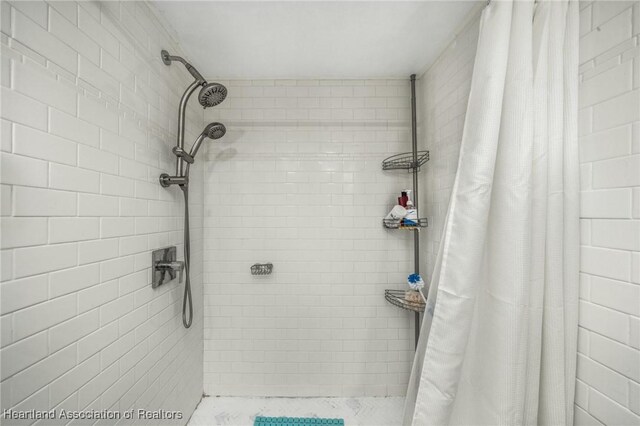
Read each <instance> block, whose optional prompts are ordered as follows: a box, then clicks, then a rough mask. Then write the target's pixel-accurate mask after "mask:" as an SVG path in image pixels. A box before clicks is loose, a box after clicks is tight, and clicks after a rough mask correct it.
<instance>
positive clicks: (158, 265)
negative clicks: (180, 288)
mask: <svg viewBox="0 0 640 426" xmlns="http://www.w3.org/2000/svg"><path fill="white" fill-rule="evenodd" d="M151 262H152V266H153V280H152V282H151V287H152V288H156V287H158V286H160V285H162V284H165V283H168V282H169V281H171V280H174V279H175V278H176V275H178V273H179V274H180V275H179V277H178V281H180V282H182V271H184V262H183V261H180V260H176V247H175V246H171V247H165V248H162V249H159V250H154V251H153V253H152V254H151Z"/></svg>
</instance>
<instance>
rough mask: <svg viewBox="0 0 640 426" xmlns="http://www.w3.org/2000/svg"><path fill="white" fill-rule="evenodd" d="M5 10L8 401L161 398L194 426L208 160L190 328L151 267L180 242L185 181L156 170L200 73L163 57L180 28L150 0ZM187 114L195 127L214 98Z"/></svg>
mask: <svg viewBox="0 0 640 426" xmlns="http://www.w3.org/2000/svg"><path fill="white" fill-rule="evenodd" d="M1 12H2V20H1V22H2V26H1V28H0V29H1V32H2V34H1V37H2V40H1V41H2V44H1V49H2V66H1V71H2V79H1V80H2V81H1V82H2V121H1V128H2V132H1V135H2V144H1V149H2V153H1V156H2V174H1V183H2V185H1V189H2V191H1V194H2V199H1V203H2V209H1V210H2V217H1V219H0V222H1V232H2V234H1V235H2V236H1V248H2V251H1V252H0V253H1V254H2V282H1V283H0V293H1V297H0V300H1V302H0V323H1V325H2V328H1V334H2V341H1V349H0V358H1V362H0V366H1V368H0V377H1V380H2V383H1V393H2V402H1V408H2V409H9V408H13V409H30V408H34V409H38V410H49V409H52V408H65V409H67V410H82V409H89V408H90V409H97V410H101V409H110V410H126V409H130V408H134V407H135V408H145V409H151V410H157V409H160V408H162V409H165V410H180V411H182V412H183V415H184V418H183V419H182V420H176V421H175V422H176V423H177V424H184V423H185V421H186V420H185V419H186V418H188V417H189V416H190V414H191V412H192V411H193V409H194V407H195V405H196V404H197V402H198V401H199V399H200V397H201V395H202V389H203V387H202V326H203V320H202V318H203V317H202V314H203V307H202V285H201V282H202V241H203V239H202V222H203V218H202V213H203V179H202V171H203V169H204V168H203V166H202V165H199V166H196V167H195V168H194V169H192V178H193V179H192V188H191V226H192V229H191V241H192V249H191V251H192V262H193V263H192V271H193V279H192V286H193V289H194V307H195V318H194V323H193V326H192V328H191V329H190V330H188V331H187V330H185V329H184V328H183V326H182V316H181V309H182V288H183V287H182V286H183V284H182V283H178V282H176V281H174V282H172V283H169V284H166V285H163V286H162V287H160V288H158V289H156V290H153V289H151V270H150V265H151V250H153V249H156V248H160V247H165V246H168V245H176V246H178V253H180V255H179V256H180V257H181V254H182V249H183V245H182V229H183V228H182V225H183V222H182V220H183V208H184V207H183V202H182V193H181V191H179V190H178V189H177V188H170V189H162V188H160V186H159V184H158V181H157V178H158V175H159V174H160V173H161V172H164V171H168V172H171V171H172V170H173V167H174V166H173V155H172V154H171V146H172V145H173V144H174V141H175V135H176V130H177V114H176V113H177V109H178V102H179V99H180V96H181V95H182V91H183V90H184V88H185V87H186V85H188V84H189V82H190V81H189V78H190V77H189V75H188V73H186V71H185V70H184V69H183V67H181V66H180V65H178V66H172V67H167V66H165V65H164V64H163V63H162V62H161V60H160V50H161V48H166V49H169V50H171V51H172V52H177V53H180V50H179V48H178V46H177V43H176V42H175V37H174V36H173V35H172V34H171V33H170V32H169V31H168V30H167V29H166V28H165V27H163V25H162V24H161V23H160V22H159V21H158V20H157V18H156V15H155V13H154V12H153V11H152V10H151V9H150V8H149V6H148V5H147V4H146V3H144V2H77V3H76V2H69V1H53V2H44V1H16V2H5V1H3V2H2V10H1ZM188 116H189V120H188V123H187V124H188V127H187V128H188V132H187V133H188V139H190V138H195V136H196V135H197V134H198V133H199V132H200V131H201V129H202V125H203V113H202V109H200V108H198V107H196V106H192V107H190V108H189V110H188ZM8 423H10V422H8ZM27 423H31V422H27ZM3 424H4V421H3Z"/></svg>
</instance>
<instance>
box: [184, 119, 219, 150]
mask: <svg viewBox="0 0 640 426" xmlns="http://www.w3.org/2000/svg"><path fill="white" fill-rule="evenodd" d="M225 133H227V128H226V127H224V124H222V123H209V124H207V127H205V128H204V130H203V131H202V133H200V136H198V139H196V141H195V142H194V143H193V146H192V147H191V151H190V152H189V156H190V157H192V158H194V157H195V156H196V154H197V153H198V150H199V149H200V145H202V142H203V141H204V139H205V138H209V139H214V140H215V139H220V138H221V137H223V136H224V134H225Z"/></svg>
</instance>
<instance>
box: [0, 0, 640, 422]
mask: <svg viewBox="0 0 640 426" xmlns="http://www.w3.org/2000/svg"><path fill="white" fill-rule="evenodd" d="M492 1H498V0H492ZM480 3H482V4H480ZM485 4H486V2H484V1H483V2H477V4H473V5H471V7H469V12H468V13H467V14H466V17H465V18H464V19H463V20H461V21H460V22H458V23H457V24H456V25H455V28H451V29H450V30H451V34H450V37H449V41H448V42H447V43H446V44H444V45H443V48H442V49H441V52H440V54H439V56H438V58H437V59H436V60H434V61H433V62H432V63H431V64H430V66H429V67H428V68H427V69H423V70H416V71H420V72H419V73H418V76H417V77H418V80H417V97H418V116H417V125H418V143H419V149H427V150H429V151H430V160H429V162H428V163H427V164H426V165H425V166H424V167H423V170H421V178H420V179H421V187H420V199H421V200H422V201H421V203H422V204H421V207H420V208H421V211H422V213H423V215H424V216H425V217H427V218H428V220H429V226H428V228H426V229H425V230H422V231H421V232H420V244H421V248H422V257H421V259H420V261H421V268H422V271H423V273H422V275H423V276H424V277H425V278H427V281H428V279H429V276H430V273H431V271H432V270H433V268H434V265H435V263H436V254H437V252H438V247H439V245H440V240H441V230H442V228H443V225H444V222H445V216H446V213H447V208H448V204H449V198H450V195H451V189H452V187H453V186H454V180H455V177H456V171H457V167H458V158H459V150H460V142H461V139H462V134H463V130H464V123H465V112H466V107H467V101H468V98H469V91H470V88H471V76H472V73H473V66H474V59H475V55H476V45H477V42H478V31H479V19H480V12H481V10H482V7H483V6H484V5H485ZM0 5H1V10H0V12H1V20H0V23H1V27H0V30H1V34H0V36H1V52H0V56H1V66H0V69H1V73H2V74H1V86H2V87H1V90H2V93H1V111H0V114H1V116H2V121H1V126H0V127H1V133H0V138H1V145H0V148H1V150H2V153H1V158H2V162H1V169H0V183H1V185H0V194H1V199H0V205H1V213H2V218H1V249H2V250H1V251H0V255H1V261H2V263H1V267H0V275H1V279H2V282H1V283H0V337H1V339H0V343H1V349H0V378H1V384H0V397H1V398H0V399H1V408H2V410H4V409H13V410H16V411H28V410H32V409H33V410H51V409H56V410H58V411H59V410H61V409H65V410H71V411H73V410H76V411H78V410H80V411H82V410H85V411H88V410H95V411H101V410H110V411H123V412H124V411H126V410H129V409H133V408H135V409H139V408H141V409H144V410H148V411H149V412H154V411H158V410H164V411H166V412H169V413H174V412H175V413H179V415H177V414H175V415H174V417H172V418H169V417H167V418H165V419H164V420H163V422H164V423H173V424H187V422H188V420H189V418H190V417H191V415H192V413H193V412H194V410H195V409H196V406H197V405H198V404H199V403H201V401H215V399H216V398H215V397H217V396H221V397H342V398H355V397H358V398H359V397H376V398H388V399H385V401H387V402H384V403H383V402H380V403H379V404H378V406H379V407H381V408H380V409H383V410H388V411H389V410H392V408H390V407H391V405H393V407H396V406H397V405H398V404H400V405H401V402H398V401H401V400H402V397H403V396H404V395H405V393H406V391H407V382H408V379H409V375H410V372H411V367H412V363H413V357H414V345H415V342H414V318H413V316H412V315H410V314H408V313H407V312H406V311H403V310H400V309H397V308H396V307H394V306H392V305H390V304H389V303H387V302H386V301H385V299H384V296H383V295H384V290H385V289H388V288H404V287H403V285H404V282H405V281H406V276H407V271H409V270H410V269H411V268H412V265H413V254H412V253H413V252H412V250H413V241H412V240H411V238H410V236H409V235H407V234H405V233H403V232H390V231H389V230H386V229H384V228H383V227H382V225H381V218H382V217H384V216H385V215H386V214H387V213H388V210H389V207H390V206H392V205H393V204H395V197H396V196H397V195H398V193H399V191H400V190H402V189H404V188H410V187H411V175H410V174H408V173H405V172H387V171H382V169H381V161H382V160H383V159H385V158H386V157H388V156H390V155H393V154H395V153H398V152H403V151H409V150H410V143H411V110H410V98H409V97H410V90H409V88H410V86H409V82H408V75H407V76H405V77H406V78H405V77H399V76H395V77H389V78H377V79H373V78H361V79H354V78H348V79H337V78H326V77H325V76H322V75H318V76H313V78H309V77H304V78H294V77H292V78H290V79H281V78H271V79H270V78H268V76H267V78H265V76H256V78H258V77H260V78H259V79H242V78H230V77H233V76H225V75H216V71H215V70H203V69H201V70H200V71H203V72H206V73H208V74H207V75H206V77H207V78H209V77H210V78H212V79H214V80H215V81H218V82H220V83H222V84H224V85H225V86H226V87H227V89H228V93H229V94H228V96H227V98H226V100H225V101H224V102H223V103H222V104H220V105H219V106H217V107H216V108H210V109H206V110H204V112H203V110H202V109H201V108H200V107H199V106H197V103H192V104H190V106H189V107H188V111H187V140H188V141H191V140H193V139H194V138H195V137H196V136H197V135H198V132H199V131H200V130H201V129H202V128H203V127H204V126H205V125H206V124H207V123H209V122H212V121H220V122H222V123H224V124H225V126H226V127H227V133H226V135H225V137H224V138H222V139H221V140H220V141H219V142H217V141H216V143H209V144H208V145H207V147H206V148H203V149H204V152H202V153H201V154H200V157H199V158H198V161H197V162H196V163H195V164H194V165H193V169H192V172H191V191H190V204H191V207H190V208H191V214H190V219H191V254H192V256H191V274H192V275H191V278H192V279H191V283H192V289H193V301H194V322H193V325H192V326H191V328H189V329H185V328H184V327H183V325H182V317H181V316H182V312H181V309H182V297H183V293H182V292H183V283H182V282H178V280H175V281H172V282H170V283H168V284H165V285H163V286H161V287H159V288H157V289H152V287H151V285H150V283H151V275H152V270H151V267H150V258H151V252H152V251H153V250H155V249H158V248H162V247H167V246H176V247H177V252H178V253H179V257H180V258H182V257H181V253H182V250H183V234H182V232H183V222H182V221H183V214H184V211H183V208H184V207H183V206H184V205H183V199H182V194H180V191H179V190H177V189H176V188H169V189H165V188H162V187H161V186H160V185H159V184H158V176H159V175H160V173H163V172H166V171H171V170H173V167H174V161H175V157H174V156H173V154H172V153H171V148H172V147H173V145H174V144H175V134H176V128H175V118H176V112H177V105H178V102H179V100H180V96H181V95H182V91H183V89H184V87H185V85H186V84H188V76H187V75H186V73H185V71H184V69H181V68H179V67H178V66H171V67H167V66H165V65H164V64H163V63H162V61H161V58H160V54H159V52H160V51H161V50H162V49H167V50H169V51H171V52H172V54H177V55H182V56H184V57H188V56H189V55H188V54H187V53H186V51H185V46H184V45H182V44H181V43H180V42H179V40H180V35H179V34H178V32H177V31H176V30H175V29H173V28H172V26H171V24H169V23H168V22H167V19H166V17H165V16H163V14H162V13H161V12H160V11H159V10H158V9H159V8H158V5H157V4H156V3H154V2H143V1H122V2H116V1H113V2H112V1H79V2H71V1H48V2H45V1H11V2H9V1H4V0H3V1H2V2H0ZM188 5H189V3H186V5H185V7H189V6H188ZM639 6H640V5H639V4H638V3H637V2H633V1H632V2H626V1H604V0H596V1H581V2H580V37H581V38H580V101H579V126H580V128H579V130H580V141H579V144H580V161H581V169H580V172H581V191H582V192H581V207H580V216H581V259H582V260H581V267H580V272H581V282H580V302H579V303H580V320H579V335H578V355H577V380H576V397H575V421H574V424H576V425H587V424H589V425H591V424H593V425H600V424H604V425H631V424H638V422H640V369H639V367H638V366H639V365H640V320H639V318H640V308H639V306H640V254H639V252H640V237H639V235H640V207H639V206H640V189H639V188H640V142H639V141H640V124H639V122H640V101H639V100H640V95H639V90H640V89H639V88H640V56H639V52H640V39H639V37H640V7H639ZM190 59H191V60H193V62H194V63H198V62H197V61H198V58H190ZM363 74H365V73H364V72H363ZM634 171H635V172H634ZM256 263H272V264H273V273H272V274H271V275H266V276H253V275H251V273H250V268H251V266H252V265H253V264H256ZM203 395H204V396H205V398H204V399H202V398H203ZM393 398H395V399H393ZM220 400H224V401H232V399H230V400H227V399H224V398H221V399H220ZM300 401H302V400H300ZM349 401H350V400H347V402H344V404H346V405H347V406H349V404H352V405H353V404H355V403H352V402H349ZM367 401H374V402H373V403H372V404H373V405H375V401H376V400H375V399H373V400H367ZM389 401H391V402H389ZM359 403H360V402H359ZM367 403H369V402H367ZM202 404H204V403H202ZM243 404H244V402H242V401H241V402H240V404H239V405H243ZM342 404H343V402H340V404H338V403H336V405H335V406H336V407H337V406H340V407H342V406H343V405H342ZM362 404H365V403H362ZM385 404H386V405H385ZM394 404H395V405H394ZM248 405H251V404H248ZM363 406H365V405H363ZM396 408H397V407H396ZM393 409H395V408H393ZM356 411H357V410H356ZM202 415H204V414H202ZM202 415H201V416H200V417H198V419H197V421H198V422H202V419H203V418H205V419H206V420H205V421H204V423H194V424H217V423H215V421H218V420H219V419H218V420H212V418H211V417H202ZM194 419H195V417H194ZM369 419H371V417H370V418H369ZM378 419H379V418H378ZM145 421H146V422H147V424H156V423H157V421H154V420H150V419H146V420H145ZM219 421H220V422H221V423H219V424H225V423H223V422H222V420H219ZM369 421H373V422H375V421H376V418H375V416H374V417H373V420H369ZM15 423H16V424H32V423H34V421H33V420H31V421H21V422H18V421H16V422H15ZM66 423H67V422H62V421H61V422H60V424H66ZM103 423H109V422H108V421H104V422H99V424H103ZM123 423H124V422H123ZM140 423H143V421H140ZM3 424H4V419H3ZM7 424H14V423H10V422H7ZM35 424H38V425H48V424H53V423H52V422H47V421H45V420H39V421H36V422H35ZM56 424H57V423H56ZM72 424H85V423H83V422H78V421H74V422H72ZM86 424H92V422H88V423H86ZM229 424H233V423H229ZM365 424H366V423H365Z"/></svg>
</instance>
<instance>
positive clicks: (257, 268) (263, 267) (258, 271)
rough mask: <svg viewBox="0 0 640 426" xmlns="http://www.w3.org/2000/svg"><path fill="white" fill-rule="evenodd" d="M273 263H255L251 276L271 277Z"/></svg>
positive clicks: (252, 266)
mask: <svg viewBox="0 0 640 426" xmlns="http://www.w3.org/2000/svg"><path fill="white" fill-rule="evenodd" d="M272 271H273V263H255V264H253V265H251V275H270V274H271V272H272Z"/></svg>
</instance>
